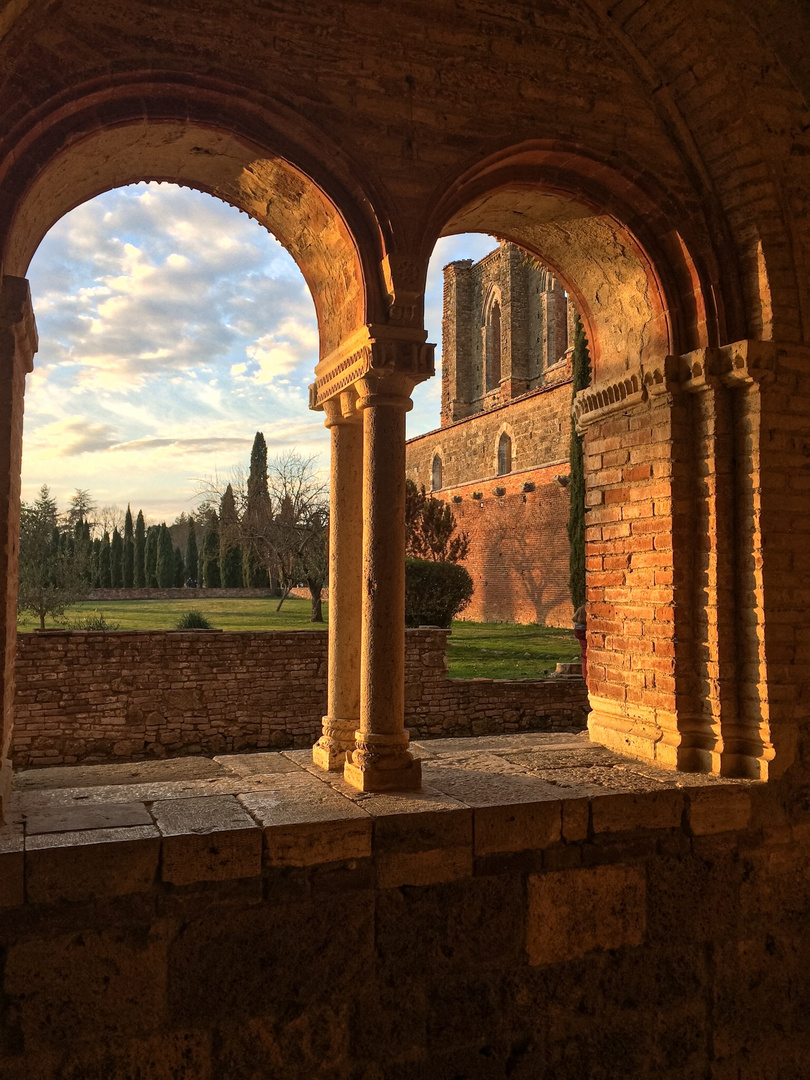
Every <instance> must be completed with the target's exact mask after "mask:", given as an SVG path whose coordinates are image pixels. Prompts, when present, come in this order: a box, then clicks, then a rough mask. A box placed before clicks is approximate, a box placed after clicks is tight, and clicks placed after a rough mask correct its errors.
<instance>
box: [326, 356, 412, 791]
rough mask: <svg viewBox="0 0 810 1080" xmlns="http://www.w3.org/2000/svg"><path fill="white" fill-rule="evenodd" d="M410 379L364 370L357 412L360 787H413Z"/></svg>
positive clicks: (348, 771) (354, 775)
mask: <svg viewBox="0 0 810 1080" xmlns="http://www.w3.org/2000/svg"><path fill="white" fill-rule="evenodd" d="M414 381H415V380H413V379H409V378H407V377H406V376H401V375H398V374H396V373H393V372H392V373H390V374H388V373H385V374H382V375H377V374H369V375H368V376H367V377H366V378H364V379H362V380H361V381H360V382H359V383H358V384H357V389H358V393H359V395H360V398H359V402H358V407H359V408H360V409H361V410H362V414H363V576H362V650H361V664H360V726H359V729H358V731H357V732H356V740H357V742H356V748H355V749H354V750H350V751H349V752H348V753H347V755H346V765H345V768H344V778H345V779H346V781H347V782H348V783H349V784H351V785H352V787H355V788H358V789H359V790H361V791H403V790H413V789H416V788H419V787H420V786H421V780H422V772H421V766H420V764H419V762H418V761H414V759H413V757H412V755H411V754H410V752H409V750H408V733H407V731H406V730H405V413H406V412H407V411H408V410H409V409H410V408H411V400H410V393H411V390H412V389H413V385H414Z"/></svg>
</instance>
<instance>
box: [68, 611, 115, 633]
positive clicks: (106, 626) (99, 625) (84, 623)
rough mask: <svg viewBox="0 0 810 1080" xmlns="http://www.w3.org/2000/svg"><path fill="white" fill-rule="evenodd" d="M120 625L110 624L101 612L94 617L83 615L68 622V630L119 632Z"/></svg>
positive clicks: (97, 612) (93, 615)
mask: <svg viewBox="0 0 810 1080" xmlns="http://www.w3.org/2000/svg"><path fill="white" fill-rule="evenodd" d="M120 625H121V624H120V623H117V622H116V623H108V622H107V620H106V619H105V618H104V616H103V615H102V614H101V612H100V611H94V612H93V613H92V615H82V616H80V617H79V618H78V619H70V620H69V621H68V624H67V626H68V630H118V628H119V627H120Z"/></svg>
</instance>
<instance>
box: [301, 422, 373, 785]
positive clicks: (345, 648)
mask: <svg viewBox="0 0 810 1080" xmlns="http://www.w3.org/2000/svg"><path fill="white" fill-rule="evenodd" d="M326 423H327V426H328V427H329V429H330V432H331V437H332V464H331V481H330V495H329V671H328V677H327V685H328V703H327V709H326V716H324V718H323V734H322V735H321V738H320V739H319V740H318V742H317V743H316V744H315V746H313V748H312V760H313V762H314V763H315V764H316V765H318V766H320V768H322V769H340V768H342V767H343V763H344V761H345V759H346V751H347V750H349V749H351V748H352V747H353V746H354V739H355V735H354V733H355V730H356V729H357V727H358V725H359V718H360V613H361V599H360V592H361V581H362V545H363V428H362V425H361V423H360V422H359V418H355V419H354V420H353V422H348V421H347V420H345V419H344V418H342V417H340V416H338V415H336V413H335V411H333V410H327V420H326Z"/></svg>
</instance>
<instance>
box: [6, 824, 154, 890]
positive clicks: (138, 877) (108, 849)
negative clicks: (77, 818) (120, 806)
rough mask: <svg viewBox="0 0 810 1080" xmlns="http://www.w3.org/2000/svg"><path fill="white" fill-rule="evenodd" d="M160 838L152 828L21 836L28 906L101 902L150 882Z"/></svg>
mask: <svg viewBox="0 0 810 1080" xmlns="http://www.w3.org/2000/svg"><path fill="white" fill-rule="evenodd" d="M159 858H160V833H159V832H158V830H157V829H156V828H155V826H154V825H137V826H134V827H132V828H120V829H94V830H92V831H84V832H61V833H46V834H42V835H39V836H29V837H26V841H25V877H26V892H27V898H28V902H29V903H32V904H52V903H57V902H59V901H63V900H68V901H89V900H102V899H104V900H106V899H110V898H111V897H114V896H125V895H127V894H130V893H139V892H147V891H148V890H149V889H151V888H152V887H153V885H154V883H155V879H156V877H157V871H158V860H159Z"/></svg>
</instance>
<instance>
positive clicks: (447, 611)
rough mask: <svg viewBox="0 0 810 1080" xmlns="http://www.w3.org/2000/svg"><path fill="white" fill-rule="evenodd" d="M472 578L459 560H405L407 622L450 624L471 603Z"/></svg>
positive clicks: (423, 624)
mask: <svg viewBox="0 0 810 1080" xmlns="http://www.w3.org/2000/svg"><path fill="white" fill-rule="evenodd" d="M472 594H473V583H472V578H471V577H470V575H469V574H468V573H467V571H466V570H465V569H464V567H463V566H459V565H458V564H457V563H448V562H433V561H431V560H427V559H406V560H405V625H406V626H449V625H450V623H451V622H452V620H453V619H454V618H455V617H456V615H458V613H459V612H460V611H463V610H464V608H465V607H466V606H467V605H468V604H469V602H470V599H471V598H472Z"/></svg>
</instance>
